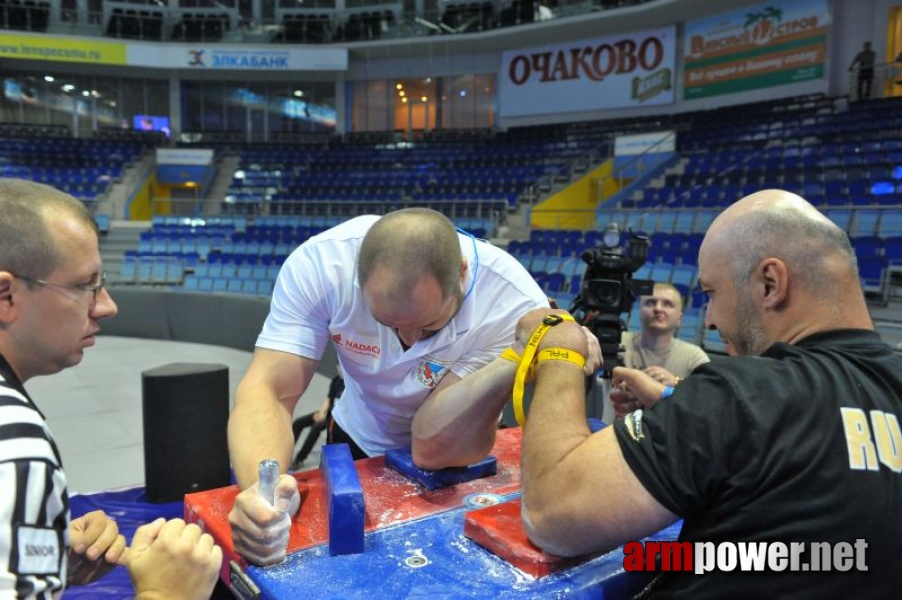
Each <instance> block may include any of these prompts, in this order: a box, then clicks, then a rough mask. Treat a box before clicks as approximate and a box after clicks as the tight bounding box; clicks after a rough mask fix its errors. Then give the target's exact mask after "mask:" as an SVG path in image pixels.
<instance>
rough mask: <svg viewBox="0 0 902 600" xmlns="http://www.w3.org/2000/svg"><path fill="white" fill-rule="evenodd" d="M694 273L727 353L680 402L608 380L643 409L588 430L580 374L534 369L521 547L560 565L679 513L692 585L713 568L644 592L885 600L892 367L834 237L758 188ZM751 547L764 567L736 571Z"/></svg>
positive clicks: (896, 475) (890, 569) (891, 522)
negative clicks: (526, 542)
mask: <svg viewBox="0 0 902 600" xmlns="http://www.w3.org/2000/svg"><path fill="white" fill-rule="evenodd" d="M698 264H699V285H700V287H701V288H702V290H703V291H704V292H705V293H707V295H708V298H709V303H708V308H707V314H706V319H705V324H706V326H707V327H709V328H716V329H718V330H719V331H720V334H721V336H722V337H723V338H724V340H725V341H726V342H727V343H729V344H730V346H731V347H732V349H733V351H734V352H735V353H736V354H737V355H738V356H736V357H733V358H730V359H729V360H723V361H717V362H716V363H709V364H706V365H702V366H700V367H698V368H697V369H696V370H695V371H694V372H693V375H692V377H690V378H688V379H687V380H686V381H685V382H684V383H682V384H680V386H679V387H678V388H676V390H674V389H673V388H665V387H664V386H663V385H662V384H660V383H659V382H657V381H655V380H653V379H652V378H650V377H648V376H647V375H645V374H643V373H642V372H641V371H637V370H633V369H624V368H618V369H616V370H615V371H614V374H613V375H614V378H613V384H614V385H619V386H625V387H628V388H629V390H630V392H631V393H633V394H635V395H636V397H637V398H638V399H639V402H640V405H641V406H643V407H644V408H642V409H639V410H636V411H635V412H633V413H630V414H629V415H627V416H626V418H625V419H623V420H618V421H617V422H616V423H615V424H614V425H613V426H611V427H608V428H606V429H603V430H601V431H600V432H598V433H596V434H590V432H589V430H588V428H587V426H586V419H585V413H584V408H583V407H584V402H583V395H584V394H583V390H584V386H583V380H582V377H581V375H580V372H579V369H576V368H575V367H574V366H572V365H571V364H570V363H567V362H565V361H560V360H557V361H551V360H548V361H544V362H540V363H538V364H537V365H536V368H535V393H534V397H533V401H532V404H531V406H530V412H529V415H528V421H527V425H526V429H525V432H524V438H523V457H522V470H523V472H522V480H523V520H524V525H525V527H526V530H527V532H528V533H529V535H530V538H531V539H532V541H533V542H534V543H536V544H537V545H538V546H540V547H541V548H543V549H545V550H546V551H549V552H551V553H554V554H558V555H562V556H572V555H579V554H583V553H588V552H598V551H603V550H608V549H611V548H614V547H616V546H618V545H621V544H624V543H626V542H629V541H633V540H641V539H642V538H644V537H645V536H648V535H651V534H653V533H654V532H656V531H658V530H660V529H662V528H663V527H664V526H666V525H668V524H670V523H672V522H674V521H676V520H677V519H678V518H682V519H683V521H684V524H683V529H682V532H681V536H680V541H683V542H688V544H686V545H687V546H691V547H692V548H693V549H695V550H696V553H695V555H694V560H695V563H694V566H695V568H696V570H698V569H699V568H700V567H710V569H709V570H708V571H707V572H705V574H703V575H697V574H694V573H691V572H683V571H676V570H674V571H670V572H666V573H662V575H661V576H660V577H659V578H658V580H657V581H656V582H655V584H654V585H653V586H652V588H651V591H650V594H651V595H652V596H656V595H658V594H659V595H660V596H661V597H688V598H738V597H750V596H752V597H762V598H776V597H786V598H793V599H796V598H891V597H896V596H897V595H898V590H899V589H900V586H902V569H899V568H898V567H897V565H896V562H897V560H896V556H898V555H899V553H900V551H902V519H900V518H899V515H900V513H902V474H900V473H902V432H900V425H899V417H900V416H902V359H900V358H899V357H898V356H896V355H895V354H894V353H893V352H892V350H891V349H890V348H889V347H888V346H887V345H885V344H884V343H882V342H881V341H880V338H879V336H878V335H877V334H876V333H875V332H874V331H873V325H872V323H871V320H870V316H869V314H868V310H867V306H866V304H865V302H864V296H863V294H862V291H861V287H860V284H859V279H858V272H857V267H856V262H855V255H854V252H853V250H852V248H851V246H850V244H849V241H848V238H847V236H846V234H845V232H843V231H842V230H840V229H839V228H837V227H836V226H835V225H833V223H831V222H830V221H829V220H828V219H826V218H825V217H823V216H822V215H821V214H820V213H819V212H818V211H817V210H816V209H815V208H813V207H812V206H811V205H810V204H808V203H807V202H805V201H804V200H803V199H802V198H799V197H798V196H796V195H794V194H790V193H788V192H783V191H779V190H767V191H763V192H759V193H756V194H752V195H751V196H748V197H746V198H743V199H742V200H740V201H739V202H737V203H735V204H734V205H732V206H731V207H729V208H728V209H727V210H725V211H724V212H723V213H722V214H721V215H720V216H719V217H718V218H717V219H716V220H715V222H714V223H713V224H712V225H711V227H710V229H709V231H708V233H707V235H706V236H705V240H704V242H703V244H702V247H701V249H700V251H699V263H698ZM544 312H547V311H544ZM542 313H543V311H534V312H533V313H530V314H529V315H528V316H527V317H524V318H523V319H522V320H521V322H520V328H519V331H518V335H521V336H528V335H530V334H531V332H532V331H533V330H534V329H535V327H536V326H537V324H538V322H539V319H540V318H541V317H542ZM551 347H556V348H564V349H569V350H571V351H575V352H582V351H584V350H585V342H584V340H583V339H582V338H581V336H580V332H579V330H578V328H576V327H574V326H572V325H571V324H569V323H567V322H564V323H561V324H560V325H558V326H555V327H552V328H551V329H549V331H548V333H547V334H546V335H545V337H544V338H543V339H542V341H541V342H540V345H539V350H540V351H541V349H542V348H551ZM562 489H566V490H567V492H568V493H567V494H562V493H561V490H562ZM740 542H742V543H743V544H742V545H740V544H739V543H740ZM703 544H705V545H706V546H702V545H703ZM702 548H710V550H709V551H708V554H707V556H706V557H705V558H706V559H707V560H708V561H710V562H709V563H708V564H707V565H702V564H701V558H702V557H701V556H700V555H699V553H698V551H699V550H700V549H702ZM783 548H785V549H786V550H788V553H787V554H786V555H785V560H783V556H784V555H783V553H782V552H781V549H783ZM749 549H763V551H765V552H768V551H770V552H771V554H767V555H766V558H767V559H766V560H765V561H763V562H760V563H759V564H758V566H757V568H755V569H754V570H753V569H751V568H743V567H742V566H740V564H739V562H738V556H739V553H741V552H744V551H746V550H749ZM647 551H649V550H647ZM731 555H732V556H733V557H734V558H735V559H737V561H736V562H733V563H732V565H733V566H732V569H730V566H731V561H730V560H729V559H730V556H731ZM684 556H685V555H684ZM753 563H754V561H748V564H749V565H752V564H753Z"/></svg>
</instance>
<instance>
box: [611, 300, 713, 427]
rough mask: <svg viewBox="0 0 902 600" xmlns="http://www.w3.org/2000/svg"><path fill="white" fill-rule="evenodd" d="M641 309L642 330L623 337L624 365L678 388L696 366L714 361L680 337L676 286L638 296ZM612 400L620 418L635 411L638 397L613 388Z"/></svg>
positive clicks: (628, 333)
mask: <svg viewBox="0 0 902 600" xmlns="http://www.w3.org/2000/svg"><path fill="white" fill-rule="evenodd" d="M638 310H639V323H640V324H641V326H642V329H641V331H639V332H637V333H634V332H624V334H623V335H622V336H621V343H622V344H623V348H624V350H623V366H625V367H628V368H630V369H639V370H640V371H643V372H645V373H646V374H647V375H649V376H650V377H651V378H652V379H654V380H656V381H658V382H660V383H662V384H664V385H666V386H671V387H675V386H676V385H678V384H679V383H680V381H682V380H683V379H685V378H686V377H687V376H688V375H689V374H690V373H691V372H692V371H693V370H694V369H695V368H696V367H698V366H699V365H703V364H705V363H706V362H708V361H710V360H711V359H710V358H708V355H707V354H705V351H704V350H702V349H701V348H700V347H699V346H696V345H695V344H691V343H689V342H685V341H683V340H681V339H679V338H677V332H678V331H679V329H680V325H681V324H682V322H683V298H682V296H681V295H680V291H679V290H678V289H677V288H676V287H674V286H673V285H671V284H669V283H660V282H658V283H655V285H654V289H653V290H652V294H651V295H650V296H640V297H639V309H638ZM610 399H611V403H612V404H613V407H614V412H615V415H616V416H617V417H622V416H623V415H625V414H627V413H628V412H631V411H633V410H635V409H636V406H635V398H633V397H632V396H631V395H629V394H627V393H625V391H624V390H623V389H621V388H613V389H612V390H611V398H610Z"/></svg>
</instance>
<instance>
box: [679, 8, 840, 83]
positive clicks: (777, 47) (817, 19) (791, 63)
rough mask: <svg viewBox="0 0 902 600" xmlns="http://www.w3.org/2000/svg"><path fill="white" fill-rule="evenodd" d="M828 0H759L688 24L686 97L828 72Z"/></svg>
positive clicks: (822, 74)
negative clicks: (759, 2) (758, 2)
mask: <svg viewBox="0 0 902 600" xmlns="http://www.w3.org/2000/svg"><path fill="white" fill-rule="evenodd" d="M829 19H830V13H829V11H828V7H827V0H783V1H777V2H768V3H765V4H757V5H754V6H750V7H748V8H746V9H743V10H736V11H731V12H727V13H722V14H719V15H716V16H713V17H708V18H705V19H701V20H699V21H692V22H689V23H687V24H686V31H685V36H684V51H683V63H684V70H683V99H684V100H693V99H695V98H705V97H708V96H717V95H721V94H735V93H737V92H744V91H748V90H754V89H760V88H767V87H772V86H777V85H785V84H789V83H797V82H800V81H808V80H811V79H820V78H822V77H823V76H824V68H825V65H826V62H827V25H828V23H829Z"/></svg>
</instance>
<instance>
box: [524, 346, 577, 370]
mask: <svg viewBox="0 0 902 600" xmlns="http://www.w3.org/2000/svg"><path fill="white" fill-rule="evenodd" d="M545 360H564V361H567V362H569V363H572V364H574V365H576V366H577V367H579V368H580V369H583V368H585V366H586V357H585V356H583V355H582V354H580V353H579V352H576V351H575V350H569V349H567V348H545V349H544V350H541V351H540V352H539V353H538V355H537V358H536V362H542V361H545Z"/></svg>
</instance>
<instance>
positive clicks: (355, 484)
mask: <svg viewBox="0 0 902 600" xmlns="http://www.w3.org/2000/svg"><path fill="white" fill-rule="evenodd" d="M320 468H321V469H322V470H323V475H324V478H325V480H326V504H327V507H328V515H329V553H330V554H331V555H332V556H336V555H340V554H354V553H359V552H363V528H364V520H365V516H366V505H365V504H364V500H363V488H362V487H361V486H360V478H359V477H358V476H357V469H356V467H355V466H354V459H353V458H352V457H351V449H350V448H349V447H348V445H347V444H326V445H325V446H323V447H322V450H321V455H320Z"/></svg>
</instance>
